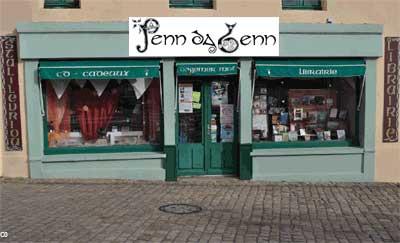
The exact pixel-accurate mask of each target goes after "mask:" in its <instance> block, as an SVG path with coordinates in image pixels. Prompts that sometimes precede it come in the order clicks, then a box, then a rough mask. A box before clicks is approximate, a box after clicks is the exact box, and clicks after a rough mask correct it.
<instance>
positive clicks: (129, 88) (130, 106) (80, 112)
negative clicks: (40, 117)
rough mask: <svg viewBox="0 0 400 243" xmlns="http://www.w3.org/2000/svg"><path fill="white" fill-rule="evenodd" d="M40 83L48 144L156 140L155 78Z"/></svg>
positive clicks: (157, 103) (157, 91) (157, 92)
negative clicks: (44, 107)
mask: <svg viewBox="0 0 400 243" xmlns="http://www.w3.org/2000/svg"><path fill="white" fill-rule="evenodd" d="M43 83H44V87H45V90H44V92H45V100H46V107H47V112H46V115H47V130H48V134H47V135H48V146H49V147H53V148H54V147H93V146H112V145H137V144H159V143H160V136H161V134H160V123H161V122H160V114H161V111H160V103H161V102H160V84H159V80H158V79H137V80H71V81H69V80H68V81H66V80H45V81H43Z"/></svg>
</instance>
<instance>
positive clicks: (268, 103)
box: [252, 77, 360, 144]
mask: <svg viewBox="0 0 400 243" xmlns="http://www.w3.org/2000/svg"><path fill="white" fill-rule="evenodd" d="M359 83H360V77H348V78H303V79H302V78H258V79H257V80H256V81H255V87H254V97H253V107H252V114H253V134H252V135H253V142H263V141H269V142H288V143H290V142H291V143H299V142H303V143H307V142H311V141H319V142H321V143H322V142H327V141H348V142H349V144H354V143H356V142H357V141H356V140H357V135H358V134H357V128H356V126H357V124H356V119H357V107H356V106H357V100H358V99H357V97H358V94H357V90H358V85H359Z"/></svg>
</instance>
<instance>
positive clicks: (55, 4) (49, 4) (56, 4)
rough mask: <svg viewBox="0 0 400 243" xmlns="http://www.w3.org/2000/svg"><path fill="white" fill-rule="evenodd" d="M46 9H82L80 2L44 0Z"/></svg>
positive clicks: (77, 0)
mask: <svg viewBox="0 0 400 243" xmlns="http://www.w3.org/2000/svg"><path fill="white" fill-rule="evenodd" d="M44 8H50V9H51V8H80V1H79V0H44Z"/></svg>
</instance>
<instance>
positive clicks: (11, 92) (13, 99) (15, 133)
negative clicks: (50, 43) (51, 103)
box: [0, 36, 22, 151]
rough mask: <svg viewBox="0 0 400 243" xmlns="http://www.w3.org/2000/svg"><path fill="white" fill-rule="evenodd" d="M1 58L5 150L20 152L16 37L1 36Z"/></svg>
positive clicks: (20, 135) (20, 136)
mask: <svg viewBox="0 0 400 243" xmlns="http://www.w3.org/2000/svg"><path fill="white" fill-rule="evenodd" d="M0 58H1V69H2V70H1V80H2V93H3V119H4V140H5V150H6V151H19V150H22V134H21V113H20V106H19V105H20V104H19V85H18V51H17V37H16V36H0Z"/></svg>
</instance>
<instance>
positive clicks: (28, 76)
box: [24, 60, 43, 178]
mask: <svg viewBox="0 0 400 243" xmlns="http://www.w3.org/2000/svg"><path fill="white" fill-rule="evenodd" d="M38 65H39V62H38V61H28V60H25V61H24V76H25V100H26V124H27V140H28V161H29V172H30V177H33V178H42V177H43V175H42V167H41V166H42V159H43V117H42V109H43V103H41V102H42V101H41V99H42V97H41V94H42V93H41V92H40V89H39V87H40V86H39V78H38V72H37V69H38Z"/></svg>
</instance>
